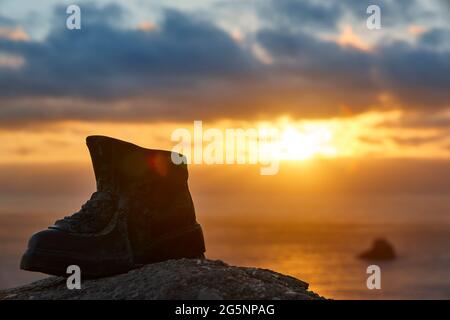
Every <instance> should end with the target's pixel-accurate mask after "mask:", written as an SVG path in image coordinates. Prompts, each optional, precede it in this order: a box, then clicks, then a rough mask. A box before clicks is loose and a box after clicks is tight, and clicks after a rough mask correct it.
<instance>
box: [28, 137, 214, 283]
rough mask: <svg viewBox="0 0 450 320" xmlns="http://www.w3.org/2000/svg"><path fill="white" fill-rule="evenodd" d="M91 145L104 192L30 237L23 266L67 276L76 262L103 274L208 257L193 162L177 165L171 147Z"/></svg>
mask: <svg viewBox="0 0 450 320" xmlns="http://www.w3.org/2000/svg"><path fill="white" fill-rule="evenodd" d="M86 143H87V146H88V148H89V151H90V154H91V158H92V164H93V167H94V172H95V178H96V181H97V191H96V192H94V193H93V194H92V196H91V198H90V199H89V200H88V201H87V202H86V203H85V204H84V205H83V206H82V207H81V209H80V211H78V212H76V213H74V214H73V215H71V216H68V217H65V218H63V219H61V220H58V221H56V222H55V224H54V225H53V226H51V227H49V228H48V229H47V230H44V231H40V232H38V233H36V234H34V235H33V236H32V237H31V239H30V240H29V243H28V249H27V251H26V252H25V254H24V255H23V257H22V261H21V265H20V267H21V269H24V270H29V271H38V272H43V273H48V274H53V275H58V276H64V275H66V270H67V267H68V266H69V265H77V266H79V267H80V269H81V274H82V276H84V277H102V276H108V275H114V274H118V273H123V272H127V271H128V270H130V269H133V268H135V267H136V266H139V265H142V264H147V263H152V262H158V261H163V260H168V259H178V258H201V257H203V253H204V251H205V245H204V240H203V234H202V229H201V227H200V225H199V224H198V223H197V222H196V218H195V210H194V205H193V202H192V198H191V195H190V193H189V189H188V184H187V179H188V171H187V166H186V164H184V163H182V164H179V165H176V164H174V162H172V159H171V156H172V152H169V151H162V150H151V149H144V148H141V147H139V146H136V145H134V144H131V143H128V142H125V141H121V140H117V139H113V138H110V137H105V136H90V137H88V138H87V139H86ZM176 155H177V156H180V155H178V154H176Z"/></svg>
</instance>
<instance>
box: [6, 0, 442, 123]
mask: <svg viewBox="0 0 450 320" xmlns="http://www.w3.org/2000/svg"><path fill="white" fill-rule="evenodd" d="M363 2H364V1H361V3H363ZM276 3H277V4H276V5H275V2H274V3H271V4H272V5H273V6H276V9H277V10H278V11H276V13H274V15H284V16H285V17H286V18H285V19H287V20H286V21H288V22H289V23H291V24H296V25H298V28H291V29H286V28H283V27H282V26H278V27H277V26H276V24H274V25H271V26H270V27H267V28H264V29H261V30H259V31H258V32H257V33H256V34H255V37H254V38H253V39H252V40H251V41H253V40H255V41H257V43H258V44H259V45H260V46H261V47H262V48H264V49H265V51H267V53H268V54H269V55H270V56H271V57H272V60H273V62H272V63H269V64H267V63H266V64H265V63H263V61H260V60H259V59H258V58H257V57H256V56H255V55H254V53H252V50H251V49H250V48H251V45H250V46H249V45H248V43H247V42H244V43H239V42H237V41H235V40H233V39H232V38H231V36H230V35H229V34H228V33H226V32H225V31H223V30H222V29H220V28H219V27H217V26H215V25H214V24H213V23H211V22H207V21H205V20H201V19H199V18H197V17H194V16H193V15H190V14H187V13H182V12H179V11H174V10H166V11H164V14H163V19H162V21H161V22H160V23H159V24H158V26H157V29H156V30H153V31H146V32H144V31H142V30H131V29H123V28H120V27H119V26H121V25H123V23H122V22H123V21H124V19H126V18H127V12H126V11H124V10H123V9H122V7H120V6H117V5H108V6H104V7H96V6H93V5H90V6H88V5H85V6H83V18H82V19H83V20H82V29H81V30H76V31H70V30H67V29H66V28H65V18H66V15H65V10H63V9H64V8H62V7H57V8H56V12H57V14H56V15H55V22H54V23H53V24H52V26H53V29H52V31H51V32H50V34H49V35H48V37H47V38H46V39H44V40H43V41H39V42H37V41H21V42H17V41H16V42H14V41H10V40H7V39H0V47H1V50H2V52H7V53H10V54H16V55H19V56H22V57H23V58H24V60H25V61H26V64H25V66H24V67H23V68H21V69H8V68H2V69H0V88H1V89H0V103H1V104H2V107H1V108H0V122H2V125H6V124H10V123H11V122H27V121H35V120H38V121H40V120H42V121H48V120H61V119H82V120H91V119H96V120H113V121H124V120H132V121H144V120H180V119H182V120H192V119H210V118H221V117H229V118H254V117H268V116H273V115H279V114H286V113H288V114H291V115H292V116H296V117H297V116H298V117H318V116H319V117H324V116H330V115H333V116H335V115H337V114H339V112H340V110H342V108H343V107H345V108H346V109H347V110H348V109H350V110H352V111H353V112H356V113H357V112H362V111H365V110H367V109H368V108H372V107H374V106H375V107H376V106H377V105H379V95H380V93H388V94H389V95H390V96H392V97H393V98H394V101H395V103H396V105H394V107H399V106H400V107H403V108H405V109H407V110H418V111H425V112H430V111H432V112H435V111H439V110H442V109H444V108H446V107H448V106H449V103H448V101H450V91H449V90H448V88H449V87H450V51H449V50H444V49H441V50H437V49H436V48H437V44H439V43H441V44H442V43H444V44H445V43H448V42H450V40H448V38H447V36H446V33H445V32H444V31H442V30H437V29H436V30H430V31H429V32H427V33H426V34H424V35H422V37H421V38H420V39H419V40H418V42H417V44H411V43H407V42H399V41H397V42H381V43H380V44H379V45H378V47H375V48H374V49H373V50H372V51H361V50H359V49H356V48H352V47H342V46H340V45H338V44H336V43H335V42H333V41H331V40H329V41H325V40H323V39H321V38H319V37H317V35H316V33H314V32H306V30H307V28H306V30H303V28H302V26H303V24H304V25H309V26H313V25H314V23H313V21H316V23H317V24H321V25H322V26H324V27H325V26H326V24H327V23H330V24H336V23H337V22H338V19H339V17H340V14H341V13H342V12H344V11H345V10H349V9H345V10H344V9H343V8H344V7H345V6H347V7H350V6H354V7H353V9H352V10H362V9H364V14H365V9H366V8H367V6H366V3H365V2H364V5H363V4H361V3H360V2H359V1H350V0H348V1H343V2H339V3H340V4H339V6H340V7H341V9H339V8H337V7H334V5H330V4H325V2H317V1H314V2H313V1H306V2H295V1H281V2H276ZM376 3H378V2H377V1H375V4H376ZM396 3H397V2H396ZM402 4H403V5H406V3H405V2H404V1H399V2H398V3H397V4H394V2H392V1H387V2H385V5H387V6H388V7H389V8H397V9H396V10H397V11H395V12H400V11H401V10H400V7H399V6H401V5H402ZM412 7H413V9H407V8H405V11H407V12H409V13H407V14H413V13H414V14H415V12H416V7H414V6H412ZM333 12H336V13H338V14H337V15H336V16H332V13H333ZM389 12H390V11H389ZM296 13H297V14H298V16H297V15H296ZM266 14H267V13H266ZM302 14H304V15H306V16H308V18H305V19H303V21H302V19H301V15H302ZM296 17H300V19H299V20H298V21H297V20H295V19H296ZM266 18H267V19H269V18H271V16H269V15H268V16H267V17H266ZM308 19H310V20H308ZM274 21H275V22H276V21H279V20H277V19H275V20H274ZM327 21H328V22H327ZM283 25H284V24H283ZM330 26H331V25H330Z"/></svg>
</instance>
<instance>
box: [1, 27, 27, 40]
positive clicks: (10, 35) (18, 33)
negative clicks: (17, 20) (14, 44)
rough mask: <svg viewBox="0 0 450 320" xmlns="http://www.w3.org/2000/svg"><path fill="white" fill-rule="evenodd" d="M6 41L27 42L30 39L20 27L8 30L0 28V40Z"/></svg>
mask: <svg viewBox="0 0 450 320" xmlns="http://www.w3.org/2000/svg"><path fill="white" fill-rule="evenodd" d="M1 38H3V39H8V40H12V41H28V40H30V37H29V36H28V34H27V33H26V32H25V31H24V30H23V29H22V27H16V28H8V27H0V39H1Z"/></svg>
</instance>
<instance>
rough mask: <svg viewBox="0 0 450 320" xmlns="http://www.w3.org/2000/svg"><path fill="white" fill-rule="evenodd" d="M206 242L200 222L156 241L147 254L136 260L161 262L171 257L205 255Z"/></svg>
mask: <svg viewBox="0 0 450 320" xmlns="http://www.w3.org/2000/svg"><path fill="white" fill-rule="evenodd" d="M204 252H205V242H204V239H203V232H202V228H201V227H200V225H199V224H197V225H195V226H193V227H191V228H189V229H186V230H183V231H182V232H177V233H176V234H172V235H170V236H167V237H165V238H164V239H160V240H159V241H157V242H156V243H154V244H153V245H152V246H151V247H150V248H149V250H148V251H147V252H146V253H145V255H144V256H143V257H142V258H141V259H139V260H140V261H136V262H137V263H139V264H147V263H154V262H160V261H164V260H170V259H182V258H198V259H203V258H204V257H205V255H204Z"/></svg>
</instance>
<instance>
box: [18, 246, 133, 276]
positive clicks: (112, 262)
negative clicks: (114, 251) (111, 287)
mask: <svg viewBox="0 0 450 320" xmlns="http://www.w3.org/2000/svg"><path fill="white" fill-rule="evenodd" d="M70 265H76V266H79V267H80V270H81V275H82V277H83V278H98V277H105V276H112V275H115V274H119V273H124V272H127V271H129V270H130V269H132V268H133V264H132V263H131V262H130V259H86V258H79V257H75V256H73V255H68V254H67V253H66V252H61V251H53V250H52V251H49V250H42V249H33V250H31V249H28V250H27V251H26V252H25V253H24V255H23V256H22V260H21V262H20V268H21V269H23V270H27V271H35V272H42V273H46V274H51V275H55V276H62V277H68V276H70V274H68V273H67V267H69V266H70Z"/></svg>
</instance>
